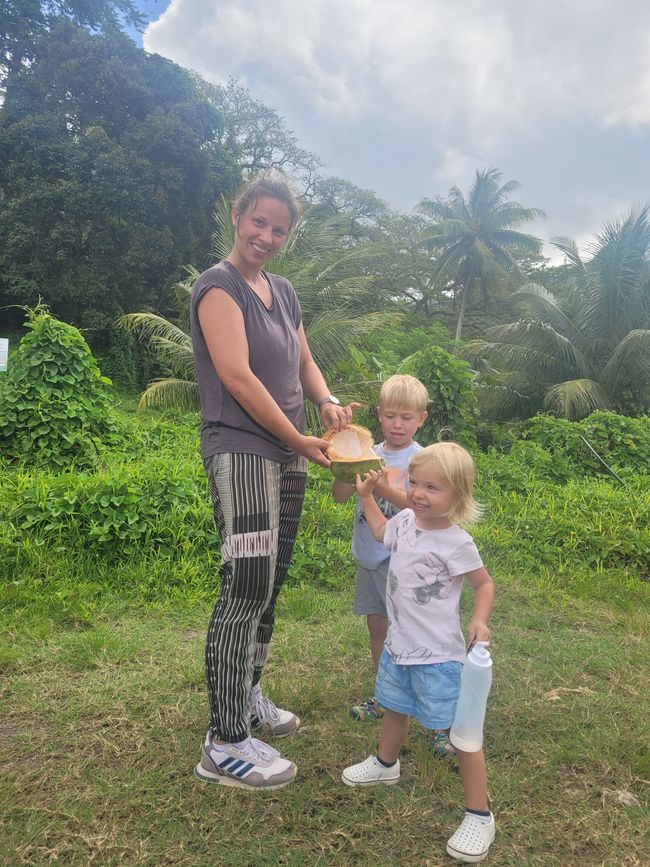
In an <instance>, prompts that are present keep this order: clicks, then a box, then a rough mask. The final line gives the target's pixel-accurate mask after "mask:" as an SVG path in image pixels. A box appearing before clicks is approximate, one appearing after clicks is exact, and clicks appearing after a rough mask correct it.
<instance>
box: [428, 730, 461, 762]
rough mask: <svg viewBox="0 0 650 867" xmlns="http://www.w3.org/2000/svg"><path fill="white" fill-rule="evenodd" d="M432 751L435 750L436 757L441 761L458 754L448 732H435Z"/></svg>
mask: <svg viewBox="0 0 650 867" xmlns="http://www.w3.org/2000/svg"><path fill="white" fill-rule="evenodd" d="M431 749H432V750H433V754H434V756H436V757H437V758H439V759H445V758H447V756H453V755H455V754H456V750H455V749H454V745H453V744H452V742H451V741H450V740H449V734H448V732H446V731H434V733H433V741H432V742H431Z"/></svg>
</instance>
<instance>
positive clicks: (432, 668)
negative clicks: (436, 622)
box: [375, 648, 463, 729]
mask: <svg viewBox="0 0 650 867" xmlns="http://www.w3.org/2000/svg"><path fill="white" fill-rule="evenodd" d="M462 670H463V666H462V663H460V662H456V661H452V662H434V663H431V664H428V665H397V664H396V663H394V662H393V660H392V659H391V658H390V654H389V653H388V651H387V650H386V648H384V649H383V650H382V652H381V657H380V658H379V667H378V670H377V682H376V684H375V698H376V699H377V702H378V703H379V704H380V705H381V706H382V707H386V708H388V709H389V710H394V711H396V712H397V713H403V714H405V715H406V716H413V717H415V718H416V719H417V720H418V721H419V722H420V723H422V725H423V726H424V727H425V728H427V729H448V728H450V727H451V724H452V722H453V721H454V714H455V713H456V702H457V701H458V693H459V692H460V673H461V671H462Z"/></svg>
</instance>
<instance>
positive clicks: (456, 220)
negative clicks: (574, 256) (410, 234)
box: [417, 169, 544, 340]
mask: <svg viewBox="0 0 650 867" xmlns="http://www.w3.org/2000/svg"><path fill="white" fill-rule="evenodd" d="M501 178H502V174H501V172H499V171H497V170H496V169H488V170H486V171H483V172H479V171H477V172H476V178H475V180H474V183H473V184H472V186H471V187H470V190H469V193H468V195H467V198H465V196H464V195H463V193H462V192H461V191H460V190H459V189H458V187H452V188H451V190H450V191H449V195H448V196H447V198H445V199H443V198H435V199H422V201H421V202H420V203H419V205H418V207H417V211H419V213H421V214H423V215H425V216H426V217H428V218H429V219H431V220H432V221H433V222H434V224H435V225H434V230H435V231H434V234H432V235H429V236H428V237H425V238H424V239H423V243H424V244H425V245H426V246H428V247H429V248H431V249H432V250H434V251H436V252H437V251H440V254H439V256H438V258H437V259H436V261H435V264H434V274H435V275H436V276H441V277H443V278H445V279H447V280H449V281H450V286H449V288H450V290H451V291H452V292H453V295H454V298H459V299H460V307H459V310H458V319H457V324H456V340H460V338H461V334H462V329H463V321H464V317H465V314H466V312H467V310H469V309H470V308H471V307H472V306H474V305H476V304H482V305H483V306H485V307H487V305H488V303H489V300H490V296H491V295H497V294H499V293H500V292H504V291H509V289H510V285H509V281H510V279H511V278H512V277H513V276H515V275H517V274H518V271H519V269H518V266H517V262H516V258H515V256H514V255H513V252H514V251H515V250H518V251H521V252H525V251H530V252H532V253H536V252H538V250H539V247H540V242H539V240H538V239H537V238H534V237H533V236H532V235H526V234H523V233H522V232H518V231H516V229H517V228H518V227H519V226H521V225H523V224H524V223H527V222H529V221H530V220H534V219H536V218H537V217H543V216H544V212H543V211H540V210H539V209H538V208H524V207H522V206H521V205H520V204H519V203H518V202H513V201H511V200H510V196H511V195H512V193H514V192H515V191H516V190H517V189H518V188H519V184H518V183H517V182H516V181H507V182H506V183H505V184H501Z"/></svg>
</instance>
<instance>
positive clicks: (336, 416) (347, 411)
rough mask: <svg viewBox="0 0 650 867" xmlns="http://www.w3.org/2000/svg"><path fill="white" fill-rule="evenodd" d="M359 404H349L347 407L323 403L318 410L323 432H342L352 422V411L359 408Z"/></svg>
mask: <svg viewBox="0 0 650 867" xmlns="http://www.w3.org/2000/svg"><path fill="white" fill-rule="evenodd" d="M360 406H361V404H360V403H349V404H348V405H347V406H337V405H336V404H335V403H324V404H322V405H321V408H320V417H321V418H322V419H323V424H324V425H325V430H334V431H339V430H342V429H343V428H344V427H345V426H346V425H348V424H350V422H351V421H352V410H354V409H357V408H358V407H360Z"/></svg>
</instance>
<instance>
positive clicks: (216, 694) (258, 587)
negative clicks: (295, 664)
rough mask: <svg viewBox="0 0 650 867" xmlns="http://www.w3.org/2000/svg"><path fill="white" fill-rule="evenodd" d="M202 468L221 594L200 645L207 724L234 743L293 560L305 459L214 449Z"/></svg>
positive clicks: (242, 730) (243, 728) (245, 725)
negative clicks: (211, 513)
mask: <svg viewBox="0 0 650 867" xmlns="http://www.w3.org/2000/svg"><path fill="white" fill-rule="evenodd" d="M204 466H205V471H206V474H207V476H208V480H209V482H210V493H211V496H212V503H213V508H214V520H215V524H216V526H217V529H218V531H219V536H220V538H221V569H220V576H221V593H220V595H219V598H218V599H217V603H216V605H215V607H214V610H213V612H212V617H211V619H210V625H209V627H208V637H207V641H206V648H205V672H206V678H207V682H208V694H209V698H210V710H211V717H212V718H211V726H210V728H211V732H212V736H213V737H215V738H220V739H222V740H225V741H229V742H234V741H241V740H244V738H246V737H247V736H248V735H249V734H250V700H251V689H252V687H253V686H254V685H255V684H256V683H257V682H258V681H259V679H260V676H261V674H262V668H263V667H264V663H265V661H266V657H267V655H268V650H269V642H270V641H271V635H272V633H273V623H274V613H275V602H276V599H277V597H278V593H279V591H280V587H281V586H282V582H283V581H284V578H285V576H286V574H287V569H288V568H289V564H290V562H291V555H292V553H293V546H294V543H295V540H296V535H297V533H298V525H299V523H300V515H301V512H302V503H303V499H304V494H305V481H306V473H307V461H306V460H305V458H303V457H300V456H298V457H297V458H295V459H294V460H293V461H292V462H290V463H288V464H280V463H277V462H276V461H271V460H268V459H266V458H261V457H259V456H257V455H248V454H220V455H213V456H211V457H209V458H206V459H205V461H204Z"/></svg>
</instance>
